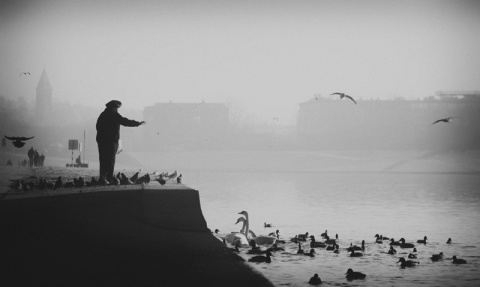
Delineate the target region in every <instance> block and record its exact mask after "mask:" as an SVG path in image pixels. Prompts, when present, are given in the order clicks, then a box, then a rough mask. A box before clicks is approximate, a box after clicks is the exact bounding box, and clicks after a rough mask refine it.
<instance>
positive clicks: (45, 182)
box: [10, 170, 182, 192]
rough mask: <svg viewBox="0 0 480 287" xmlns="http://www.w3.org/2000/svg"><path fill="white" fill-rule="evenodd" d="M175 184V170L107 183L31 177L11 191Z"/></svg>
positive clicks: (120, 175)
mask: <svg viewBox="0 0 480 287" xmlns="http://www.w3.org/2000/svg"><path fill="white" fill-rule="evenodd" d="M175 179H176V181H177V184H181V183H182V175H181V174H178V171H177V170H175V171H174V172H172V173H168V172H162V173H159V172H157V171H155V172H153V173H151V174H149V173H146V174H143V175H140V171H137V172H135V173H134V174H133V175H131V176H127V175H126V174H125V173H122V172H118V173H117V174H116V175H115V176H114V177H113V180H110V181H107V180H105V179H104V178H98V179H97V178H96V177H94V176H92V178H91V179H90V180H87V179H86V178H84V177H82V176H79V177H78V178H77V177H74V178H72V179H65V178H63V177H62V176H58V177H56V178H51V179H48V178H36V177H32V178H31V179H29V180H23V179H17V180H14V181H13V183H12V184H11V186H10V187H11V189H12V190H14V191H15V192H28V191H35V190H56V189H60V188H84V187H102V186H121V185H123V186H127V185H147V184H149V183H150V182H151V181H157V182H158V183H160V184H161V185H164V184H166V183H167V181H169V180H175Z"/></svg>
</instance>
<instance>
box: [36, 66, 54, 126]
mask: <svg viewBox="0 0 480 287" xmlns="http://www.w3.org/2000/svg"><path fill="white" fill-rule="evenodd" d="M51 112H52V86H51V85H50V81H49V80H48V76H47V72H46V71H45V69H43V72H42V75H41V76H40V80H39V81H38V84H37V96H36V108H35V119H36V121H37V123H39V124H45V123H46V122H48V120H49V115H50V114H51Z"/></svg>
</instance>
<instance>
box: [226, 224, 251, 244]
mask: <svg viewBox="0 0 480 287" xmlns="http://www.w3.org/2000/svg"><path fill="white" fill-rule="evenodd" d="M240 222H243V226H242V229H240V231H239V232H231V233H229V234H226V235H222V236H220V238H222V239H225V240H226V241H227V242H229V243H231V244H232V245H235V244H237V242H239V244H240V245H241V246H249V244H248V239H247V238H246V236H245V229H246V223H245V218H243V217H239V218H238V219H237V222H236V223H235V224H238V223H240Z"/></svg>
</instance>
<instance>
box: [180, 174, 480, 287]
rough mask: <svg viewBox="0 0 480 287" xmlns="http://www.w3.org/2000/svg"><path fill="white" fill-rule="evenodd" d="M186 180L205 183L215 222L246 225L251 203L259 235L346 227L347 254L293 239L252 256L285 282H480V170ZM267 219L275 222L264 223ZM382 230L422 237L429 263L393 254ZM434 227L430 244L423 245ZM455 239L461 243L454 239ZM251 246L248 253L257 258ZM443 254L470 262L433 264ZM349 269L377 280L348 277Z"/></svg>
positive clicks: (228, 227) (203, 194) (423, 257)
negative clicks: (242, 220) (261, 256)
mask: <svg viewBox="0 0 480 287" xmlns="http://www.w3.org/2000/svg"><path fill="white" fill-rule="evenodd" d="M184 182H185V183H186V184H187V185H189V186H191V187H193V188H195V189H198V190H199V191H200V200H201V205H202V211H203V214H204V216H205V219H206V221H207V224H208V226H209V228H210V229H212V230H214V229H216V228H218V229H219V230H220V232H221V233H222V232H223V233H227V232H231V231H239V230H240V228H241V226H239V225H235V222H236V220H237V218H238V217H240V215H239V214H238V212H240V211H242V210H245V211H247V212H248V213H249V216H250V229H252V230H254V231H255V233H256V234H257V235H258V234H268V233H270V232H272V231H275V230H277V229H278V230H279V231H280V237H281V238H282V239H287V240H288V239H290V238H291V237H294V236H295V235H296V234H299V233H305V232H309V234H313V235H315V237H316V238H317V240H320V239H321V237H320V234H321V233H322V232H324V231H325V230H328V234H329V235H331V236H332V237H333V236H335V234H338V236H339V245H340V249H341V253H340V254H334V253H332V252H331V251H326V250H323V249H320V248H316V251H317V255H316V257H314V258H310V257H307V256H300V255H296V254H295V253H296V251H297V245H296V244H294V243H287V244H285V246H284V247H285V252H276V253H275V254H274V257H273V258H272V263H270V264H265V263H263V264H252V263H248V264H251V266H253V268H254V269H256V270H257V271H259V272H260V273H262V274H263V275H264V276H265V277H267V278H268V279H269V280H270V281H272V282H273V283H274V284H275V285H276V286H310V285H308V280H309V278H310V277H311V276H312V275H313V274H314V273H318V274H319V276H320V278H321V279H322V281H323V284H322V286H344V285H345V286H411V285H421V286H480V251H479V247H480V190H479V189H480V176H478V175H459V174H374V173H365V174H363V173H356V174H355V173H342V174H340V173H314V172H313V173H265V172H263V173H262V172H260V173H238V172H237V173H236V172H225V173H222V172H215V173H202V172H191V173H188V172H184ZM264 222H267V223H271V224H272V225H273V227H272V228H264ZM376 233H379V234H382V235H384V236H389V237H393V238H395V239H396V240H398V239H400V238H401V237H404V238H405V239H406V241H407V242H413V243H415V245H416V247H417V250H418V259H417V260H418V261H420V264H419V265H418V266H416V267H414V268H406V269H401V268H400V266H399V264H397V263H396V262H397V261H398V258H399V257H402V256H404V257H407V256H408V253H409V252H410V251H411V249H401V248H399V247H397V248H396V249H397V251H398V252H399V254H397V255H388V254H387V253H386V252H387V251H388V248H389V245H388V243H384V244H376V243H375V238H374V235H375V234H376ZM425 235H426V236H427V237H428V239H429V240H428V244H427V245H423V244H416V241H417V239H423V237H424V236H425ZM449 237H451V238H452V240H453V242H454V243H453V244H450V245H448V244H445V242H446V241H447V239H448V238H449ZM362 240H365V242H366V249H365V252H364V253H365V256H364V257H362V258H351V257H349V254H348V253H347V252H346V251H345V248H346V247H348V246H349V245H350V243H353V244H357V245H360V244H361V241H362ZM307 248H309V247H308V242H307V243H305V244H304V249H307ZM247 250H248V249H243V250H242V253H241V254H240V256H242V257H243V258H245V259H248V258H250V257H251V255H248V254H246V251H247ZM439 252H443V253H444V254H445V255H446V258H451V257H452V256H453V255H456V256H457V257H459V258H463V259H465V260H467V262H468V264H466V265H458V266H457V265H454V264H452V263H451V260H443V261H440V262H432V261H431V260H430V256H431V255H432V254H436V253H439ZM402 253H405V254H402ZM348 268H352V269H353V270H354V271H360V272H363V273H365V274H367V278H366V279H365V280H356V281H347V280H346V279H345V275H344V274H345V272H346V271H347V269H348Z"/></svg>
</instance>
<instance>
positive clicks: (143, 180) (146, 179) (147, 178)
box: [135, 173, 150, 184]
mask: <svg viewBox="0 0 480 287" xmlns="http://www.w3.org/2000/svg"><path fill="white" fill-rule="evenodd" d="M149 183H150V175H149V174H148V173H147V174H145V175H143V176H142V177H139V178H138V179H137V180H136V181H135V184H149Z"/></svg>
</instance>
